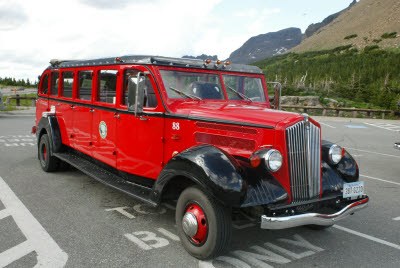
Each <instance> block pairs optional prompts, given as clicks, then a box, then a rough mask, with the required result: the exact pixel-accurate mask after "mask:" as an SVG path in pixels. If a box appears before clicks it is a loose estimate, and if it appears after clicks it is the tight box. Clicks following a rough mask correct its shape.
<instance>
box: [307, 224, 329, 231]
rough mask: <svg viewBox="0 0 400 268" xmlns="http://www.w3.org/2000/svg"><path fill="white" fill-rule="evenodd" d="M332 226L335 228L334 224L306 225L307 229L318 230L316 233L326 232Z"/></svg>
mask: <svg viewBox="0 0 400 268" xmlns="http://www.w3.org/2000/svg"><path fill="white" fill-rule="evenodd" d="M332 226H333V224H332V225H314V224H310V225H306V227H307V228H309V229H311V230H316V231H321V230H326V229H328V228H331V227H332Z"/></svg>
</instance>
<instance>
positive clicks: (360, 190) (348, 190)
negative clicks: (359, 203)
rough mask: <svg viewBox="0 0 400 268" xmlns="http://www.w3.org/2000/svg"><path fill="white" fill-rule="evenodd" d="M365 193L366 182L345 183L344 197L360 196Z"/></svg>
mask: <svg viewBox="0 0 400 268" xmlns="http://www.w3.org/2000/svg"><path fill="white" fill-rule="evenodd" d="M362 195H364V182H363V181H358V182H352V183H345V184H343V198H348V197H358V196H362Z"/></svg>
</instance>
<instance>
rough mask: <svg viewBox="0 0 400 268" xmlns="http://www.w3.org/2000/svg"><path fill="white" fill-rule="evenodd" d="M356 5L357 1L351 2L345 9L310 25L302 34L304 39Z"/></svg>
mask: <svg viewBox="0 0 400 268" xmlns="http://www.w3.org/2000/svg"><path fill="white" fill-rule="evenodd" d="M356 3H357V1H356V0H353V2H351V4H350V5H349V6H348V7H347V8H345V9H343V10H341V11H339V12H336V13H334V14H332V15H329V16H328V17H326V18H325V19H324V20H323V21H321V22H318V23H312V24H310V25H309V26H308V27H307V29H306V31H305V32H304V38H308V37H310V36H312V35H313V34H314V33H315V32H317V31H318V30H319V29H321V28H322V27H324V26H326V25H328V24H329V23H331V22H332V21H334V20H335V19H336V18H337V17H339V15H340V14H342V13H343V12H344V11H346V10H348V9H350V8H351V7H352V6H354V5H355V4H356Z"/></svg>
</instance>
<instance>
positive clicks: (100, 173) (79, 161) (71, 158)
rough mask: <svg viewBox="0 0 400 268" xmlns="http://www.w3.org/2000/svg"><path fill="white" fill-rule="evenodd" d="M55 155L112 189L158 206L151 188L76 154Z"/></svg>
mask: <svg viewBox="0 0 400 268" xmlns="http://www.w3.org/2000/svg"><path fill="white" fill-rule="evenodd" d="M53 155H54V156H55V157H57V158H59V159H61V160H62V161H64V162H67V163H68V164H70V165H71V166H74V167H75V168H77V169H79V170H80V171H82V172H83V173H85V174H86V175H88V176H90V177H92V178H94V179H96V180H98V181H99V182H101V183H104V184H105V185H108V186H111V187H112V188H114V189H117V190H119V191H121V192H123V193H126V194H128V195H130V196H132V197H134V198H136V199H138V200H140V201H143V202H145V203H147V204H149V205H151V206H154V207H156V206H157V205H158V204H157V203H156V202H154V201H152V200H151V199H150V196H152V194H151V193H152V189H151V188H149V187H145V186H142V185H139V184H135V183H132V182H128V181H126V180H124V179H123V178H121V177H120V176H118V175H115V174H113V173H111V172H109V171H107V170H105V169H103V168H102V167H99V166H97V165H95V164H93V163H92V162H90V161H88V160H86V159H84V158H82V157H80V156H78V155H76V154H74V153H69V152H65V153H54V154H53Z"/></svg>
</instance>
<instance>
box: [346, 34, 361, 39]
mask: <svg viewBox="0 0 400 268" xmlns="http://www.w3.org/2000/svg"><path fill="white" fill-rule="evenodd" d="M357 36H358V34H351V35H348V36H346V37H345V38H344V39H345V40H349V39H352V38H356V37H357Z"/></svg>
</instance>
